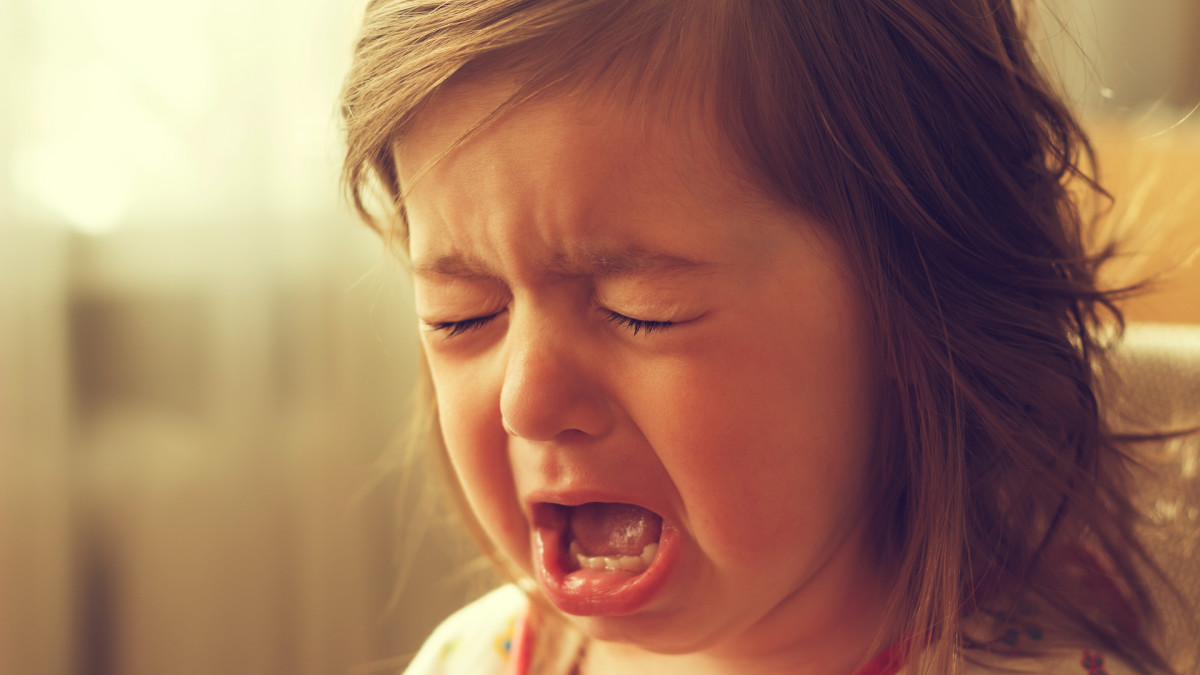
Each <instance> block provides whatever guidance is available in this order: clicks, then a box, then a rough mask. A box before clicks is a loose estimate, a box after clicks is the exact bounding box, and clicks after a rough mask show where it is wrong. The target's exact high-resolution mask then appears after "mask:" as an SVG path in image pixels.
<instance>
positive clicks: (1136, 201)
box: [1090, 113, 1200, 323]
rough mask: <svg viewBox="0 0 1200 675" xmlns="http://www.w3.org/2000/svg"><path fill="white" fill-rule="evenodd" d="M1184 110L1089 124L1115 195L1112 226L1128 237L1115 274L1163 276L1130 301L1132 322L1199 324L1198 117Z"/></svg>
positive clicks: (1103, 175)
mask: <svg viewBox="0 0 1200 675" xmlns="http://www.w3.org/2000/svg"><path fill="white" fill-rule="evenodd" d="M1182 114H1183V113H1179V114H1178V116H1176V117H1169V116H1162V117H1156V118H1154V119H1152V120H1151V119H1142V120H1138V121H1128V120H1127V121H1122V122H1117V121H1112V120H1108V121H1100V122H1093V124H1091V125H1090V127H1091V133H1092V138H1093V141H1094V142H1095V144H1096V148H1097V152H1098V153H1099V159H1100V165H1101V179H1102V181H1103V182H1104V184H1105V186H1106V187H1107V188H1108V190H1109V191H1110V192H1111V193H1112V195H1113V197H1114V199H1115V201H1114V204H1113V211H1112V213H1111V215H1110V218H1109V222H1108V225H1110V226H1114V227H1117V228H1119V229H1120V230H1121V231H1122V232H1123V233H1124V236H1125V238H1126V239H1127V240H1128V242H1129V243H1128V244H1127V245H1126V246H1125V254H1124V255H1123V256H1122V257H1121V258H1120V259H1118V260H1117V261H1116V263H1115V265H1114V266H1113V267H1114V269H1113V270H1112V274H1113V278H1114V279H1116V280H1117V281H1119V282H1120V281H1127V280H1135V279H1139V278H1145V277H1151V276H1156V277H1157V279H1158V280H1157V281H1156V282H1155V283H1154V284H1153V285H1152V286H1151V287H1150V288H1149V290H1148V291H1147V292H1146V293H1144V294H1142V295H1140V296H1138V297H1135V298H1132V299H1130V300H1129V301H1127V302H1126V303H1125V305H1124V309H1125V311H1126V316H1127V318H1128V319H1129V320H1132V321H1157V322H1163V321H1165V322H1174V323H1200V119H1191V120H1185V121H1181V120H1180V117H1181V116H1182ZM1172 127H1174V128H1172Z"/></svg>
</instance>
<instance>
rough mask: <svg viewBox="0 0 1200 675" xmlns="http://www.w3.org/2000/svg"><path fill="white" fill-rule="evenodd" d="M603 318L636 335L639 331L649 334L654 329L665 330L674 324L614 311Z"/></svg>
mask: <svg viewBox="0 0 1200 675" xmlns="http://www.w3.org/2000/svg"><path fill="white" fill-rule="evenodd" d="M604 320H605V321H608V322H610V323H615V324H617V325H618V326H620V327H622V328H624V329H625V330H628V331H630V332H632V333H633V334H634V335H637V334H638V333H639V332H640V333H644V334H646V335H649V334H651V333H653V332H655V331H661V330H666V329H668V328H670V327H671V326H672V325H674V322H671V321H649V320H646V319H635V318H633V317H631V316H625V315H624V314H617V313H616V312H612V311H610V312H608V316H606V317H604Z"/></svg>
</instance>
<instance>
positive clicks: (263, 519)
mask: <svg viewBox="0 0 1200 675" xmlns="http://www.w3.org/2000/svg"><path fill="white" fill-rule="evenodd" d="M361 4H362V3H361V2H359V1H358V0H356V1H355V2H330V1H328V0H326V1H319V0H289V1H288V2H282V1H280V0H249V1H247V0H208V1H207V2H203V3H183V4H180V3H164V2H152V1H151V0H107V1H106V2H103V3H101V2H99V1H98V0H59V1H58V2H53V3H47V2H36V1H35V0H4V2H3V3H0V97H2V100H3V105H2V106H0V673H3V674H5V675H8V674H10V673H12V674H25V673H31V674H38V675H58V674H60V673H61V674H65V673H87V674H89V675H93V674H94V675H110V674H120V675H152V674H154V675H158V674H163V673H172V674H176V673H178V674H193V673H194V674H197V675H199V674H205V675H209V674H215V673H222V674H229V673H232V674H243V673H244V674H262V675H275V674H279V675H283V674H285V673H286V674H289V675H294V674H307V673H312V674H318V673H319V674H326V673H374V672H394V671H396V670H397V669H398V668H399V667H400V666H402V665H403V664H404V663H405V662H406V661H407V657H408V655H410V654H411V652H412V650H413V649H415V647H416V646H417V645H418V644H419V643H420V641H421V640H422V639H423V638H424V636H425V635H426V634H427V632H428V631H429V630H430V629H431V627H432V626H433V625H434V624H435V623H436V622H437V621H438V620H440V619H441V618H443V617H444V616H445V615H446V614H447V613H448V612H449V611H451V610H452V609H453V608H454V607H456V606H458V605H460V604H461V602H462V601H463V599H464V598H466V597H468V596H469V595H471V594H472V593H476V592H478V591H479V587H478V586H473V585H472V584H471V583H470V581H469V579H470V578H471V574H470V570H471V568H470V567H469V566H467V565H466V564H465V563H466V561H467V560H468V557H467V556H466V554H465V552H464V550H463V549H462V548H461V546H460V542H458V541H457V540H456V539H455V538H453V537H452V536H449V535H446V534H445V533H443V532H442V529H443V528H442V527H441V525H442V522H443V520H442V514H441V512H440V511H438V510H437V509H436V507H433V508H430V507H427V506H425V507H423V506H422V504H423V503H421V504H419V503H417V495H418V494H419V493H420V491H421V487H422V486H423V485H424V483H425V482H426V479H425V477H424V474H422V473H419V472H416V471H406V470H404V468H403V467H399V466H397V465H396V464H395V462H394V461H393V460H392V459H391V457H392V454H393V450H394V449H395V447H396V445H397V443H398V439H399V438H400V433H399V432H400V431H401V430H402V429H403V427H404V425H405V423H406V422H407V410H408V405H409V401H410V390H411V388H412V381H413V377H414V372H415V366H416V364H417V363H418V358H419V357H418V354H417V352H416V329H415V323H414V321H413V319H412V316H411V312H412V310H411V300H410V298H409V297H408V296H409V291H408V287H407V281H406V279H405V276H404V273H403V271H402V269H401V267H400V266H399V265H398V264H397V263H395V262H394V261H391V260H389V259H387V258H386V257H385V256H384V254H383V252H382V250H381V246H380V244H379V242H378V241H377V240H376V238H375V237H374V235H373V234H371V233H370V232H369V231H368V230H367V229H366V228H365V227H363V226H362V225H361V224H359V223H357V222H356V221H355V219H354V218H353V216H352V215H351V214H350V210H349V208H348V207H347V206H346V205H345V204H344V203H343V202H342V201H341V198H340V195H339V193H338V186H337V173H338V167H339V163H340V141H339V132H338V129H339V126H338V121H337V115H336V104H335V101H336V97H337V90H338V87H339V84H340V80H341V77H342V74H343V73H344V72H345V70H346V67H347V64H348V61H349V53H350V48H351V44H352V42H353V38H354V33H355V30H356V23H357V21H358V19H359V17H360V15H361V11H362V8H361ZM1053 13H1054V15H1055V16H1056V17H1057V18H1056V19H1055V20H1054V21H1051V22H1049V23H1048V24H1047V25H1048V26H1049V28H1048V29H1047V31H1046V36H1045V38H1044V39H1043V40H1042V41H1041V44H1042V47H1043V54H1044V58H1045V59H1046V60H1047V61H1048V62H1049V64H1050V65H1051V66H1052V68H1053V69H1054V70H1056V71H1058V72H1060V73H1061V74H1062V77H1063V78H1064V87H1065V90H1066V91H1067V92H1068V94H1069V96H1070V97H1071V98H1072V99H1073V101H1074V102H1075V103H1076V104H1077V105H1078V106H1079V107H1080V108H1081V109H1082V110H1083V111H1084V112H1085V114H1086V119H1087V121H1088V125H1089V127H1090V128H1091V129H1092V130H1093V132H1094V135H1095V139H1096V141H1097V144H1098V146H1099V148H1100V152H1101V158H1102V160H1105V162H1106V163H1105V165H1104V166H1105V169H1106V173H1105V175H1106V176H1107V178H1108V180H1109V184H1110V185H1111V187H1112V189H1113V191H1114V193H1115V194H1116V196H1117V205H1116V208H1115V210H1114V212H1113V213H1114V215H1113V217H1112V219H1111V220H1110V222H1111V223H1118V222H1120V223H1126V224H1129V223H1132V224H1134V225H1136V229H1135V230H1134V231H1132V235H1131V236H1132V237H1133V238H1134V240H1136V241H1139V242H1142V243H1144V244H1145V245H1146V246H1147V249H1146V250H1148V251H1149V252H1148V253H1138V254H1132V253H1131V254H1130V255H1128V256H1126V257H1125V260H1124V262H1125V263H1126V264H1125V266H1124V270H1123V271H1121V272H1120V274H1126V275H1130V274H1141V273H1144V272H1146V271H1152V272H1153V271H1160V270H1171V271H1170V272H1169V273H1168V274H1167V275H1166V276H1164V277H1163V279H1162V281H1161V283H1160V285H1159V286H1158V287H1157V288H1156V290H1155V292H1154V293H1152V294H1150V295H1148V296H1145V297H1143V298H1140V299H1137V300H1135V301H1132V302H1131V303H1130V305H1129V306H1128V307H1127V309H1128V312H1129V314H1130V315H1131V317H1132V318H1134V319H1136V320H1143V321H1174V322H1193V323H1200V263H1196V262H1195V261H1194V260H1193V259H1191V258H1189V255H1188V251H1192V250H1195V248H1194V247H1195V245H1196V244H1197V243H1200V224H1198V223H1197V214H1200V119H1197V118H1200V115H1192V116H1191V117H1190V118H1189V117H1188V116H1189V113H1190V112H1194V110H1193V107H1194V106H1195V105H1196V104H1197V103H1200V2H1197V1H1196V0H1144V1H1141V2H1132V1H1130V0H1062V2H1060V3H1059V4H1058V5H1056V6H1055V9H1054V12H1053ZM1059 25H1061V26H1062V27H1064V28H1065V30H1061V29H1060V28H1059ZM1192 257H1193V258H1194V256H1192ZM1117 276H1119V274H1118V275H1117ZM1114 278H1116V277H1114Z"/></svg>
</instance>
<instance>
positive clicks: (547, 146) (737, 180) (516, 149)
mask: <svg viewBox="0 0 1200 675" xmlns="http://www.w3.org/2000/svg"><path fill="white" fill-rule="evenodd" d="M588 82H589V83H590V86H583V85H580V86H570V87H568V86H562V87H556V88H548V89H543V90H540V91H537V92H536V93H534V94H532V95H527V94H525V93H524V91H523V88H522V87H523V85H524V84H526V80H523V79H522V76H521V75H520V74H513V73H502V74H496V75H489V76H486V77H473V78H470V79H464V80H461V81H454V82H451V83H448V84H446V85H445V86H443V87H442V88H440V89H439V90H438V91H437V92H436V93H435V95H434V96H432V97H431V98H430V100H429V101H428V103H427V104H426V105H425V106H423V109H422V111H421V112H420V114H418V115H417V116H416V118H415V119H414V120H413V122H412V124H410V125H409V126H408V128H407V129H406V130H405V133H404V134H403V135H401V136H400V137H399V138H398V139H397V142H396V143H395V145H394V147H393V153H394V156H395V158H396V161H397V164H398V168H399V169H400V178H401V182H402V184H404V187H406V188H407V187H411V185H412V183H413V182H414V181H415V180H417V179H419V180H425V175H426V173H427V172H429V173H433V174H436V173H437V172H438V170H439V165H441V164H442V163H445V162H447V161H453V160H455V159H456V158H459V157H461V156H464V155H470V154H471V153H472V152H474V151H475V150H477V149H478V148H479V147H480V146H483V145H487V144H491V145H492V147H493V148H494V146H495V144H502V145H505V146H506V148H505V149H506V150H507V154H509V155H510V156H512V157H513V158H515V159H517V160H519V159H520V158H521V157H522V156H531V155H539V156H540V155H544V154H547V153H551V154H552V153H559V154H562V155H572V154H579V155H585V156H587V157H589V158H592V159H594V160H595V161H596V162H597V163H598V164H600V163H603V164H605V165H607V166H609V167H611V166H613V165H625V166H627V167H628V168H629V170H631V171H635V170H636V171H642V170H645V169H646V168H647V167H649V168H650V169H651V170H654V171H660V172H663V171H666V172H678V171H679V170H681V169H684V168H686V169H687V170H688V171H689V173H691V172H694V170H695V169H696V168H697V167H705V168H707V169H711V170H710V171H708V172H707V175H703V176H700V177H702V178H704V179H705V180H704V182H705V183H709V182H712V183H714V184H715V183H725V184H729V183H733V184H736V185H737V186H738V189H740V190H750V191H754V192H757V190H756V186H755V185H753V182H752V181H751V180H749V178H748V177H749V175H750V173H749V172H747V171H745V170H744V168H745V167H744V166H743V165H742V163H741V162H740V161H739V160H738V158H737V153H736V152H735V151H734V150H733V148H732V147H731V146H730V144H729V142H728V141H727V140H726V139H725V137H724V135H723V134H722V133H721V132H720V131H719V125H717V124H716V123H715V122H714V118H713V116H712V115H710V114H708V113H707V112H705V111H704V110H703V109H701V108H699V107H693V108H690V109H687V108H684V107H680V106H674V105H670V104H667V103H660V101H659V100H655V98H652V97H648V96H642V95H641V94H639V93H637V92H630V91H628V90H626V89H623V88H621V85H619V84H613V83H608V82H600V81H594V80H589V81H588ZM664 98H665V97H664ZM514 131H515V132H516V133H514ZM693 177H695V176H693Z"/></svg>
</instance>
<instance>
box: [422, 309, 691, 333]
mask: <svg viewBox="0 0 1200 675" xmlns="http://www.w3.org/2000/svg"><path fill="white" fill-rule="evenodd" d="M605 312H606V315H605V317H604V320H605V321H608V322H609V323H614V324H616V325H618V326H620V327H621V328H624V329H625V330H627V331H629V332H630V333H633V334H634V335H638V334H642V335H650V334H651V333H654V332H658V331H664V330H666V329H668V328H670V327H671V326H673V325H674V323H675V322H673V321H651V320H648V319H635V318H633V317H631V316H625V315H624V314H618V313H617V312H613V311H610V310H605ZM501 314H503V312H502V311H501V312H496V313H495V314H488V315H487V316H477V317H472V318H470V319H463V320H461V321H434V322H430V323H427V324H426V325H427V326H429V330H431V331H435V332H440V333H445V337H446V338H452V337H457V336H459V335H462V334H463V333H470V332H472V331H477V330H479V329H480V328H483V327H484V326H486V325H488V324H489V323H491V321H492V319H495V318H496V317H498V316H500V315H501Z"/></svg>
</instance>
